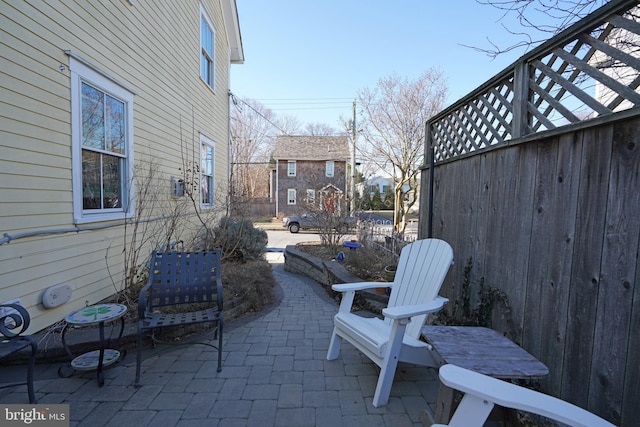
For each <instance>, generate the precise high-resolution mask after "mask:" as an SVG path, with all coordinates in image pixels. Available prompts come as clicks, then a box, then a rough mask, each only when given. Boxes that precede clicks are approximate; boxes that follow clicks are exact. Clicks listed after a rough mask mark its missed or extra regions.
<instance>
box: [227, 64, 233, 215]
mask: <svg viewBox="0 0 640 427" xmlns="http://www.w3.org/2000/svg"><path fill="white" fill-rule="evenodd" d="M228 75H229V77H231V60H229V73H228ZM228 91H229V96H227V217H229V216H231V192H230V191H229V190H231V97H232V96H233V93H231V89H229V90H228Z"/></svg>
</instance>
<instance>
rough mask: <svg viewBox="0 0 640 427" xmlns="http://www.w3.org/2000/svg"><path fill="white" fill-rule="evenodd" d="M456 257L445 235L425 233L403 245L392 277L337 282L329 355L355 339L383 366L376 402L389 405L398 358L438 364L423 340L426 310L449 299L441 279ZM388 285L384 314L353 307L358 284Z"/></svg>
mask: <svg viewBox="0 0 640 427" xmlns="http://www.w3.org/2000/svg"><path fill="white" fill-rule="evenodd" d="M452 263H453V250H452V249H451V246H450V245H449V244H448V243H447V242H444V241H442V240H438V239H425V240H419V241H416V242H414V243H411V244H409V245H407V246H405V247H404V248H403V249H402V252H401V254H400V260H399V262H398V269H397V272H396V276H395V279H394V281H393V282H389V283H386V284H385V283H380V282H359V283H346V284H339V285H333V286H332V288H333V290H335V291H338V292H343V295H342V302H341V303H340V309H339V311H338V314H336V315H335V317H334V329H333V335H332V337H331V342H330V344H329V351H328V352H327V359H328V360H334V359H337V358H338V355H339V354H340V341H341V339H344V340H345V341H347V342H349V343H351V344H352V345H353V346H355V347H356V348H357V349H358V350H360V351H361V352H362V353H364V354H365V355H366V356H367V357H368V358H369V359H371V360H372V361H373V362H374V363H375V364H376V365H378V366H379V367H380V369H381V371H380V376H379V377H378V384H377V386H376V390H375V394H374V396H373V406H375V407H378V406H382V405H385V404H386V403H387V402H388V401H389V393H390V392H391V386H392V384H393V377H394V375H395V371H396V366H397V365H398V362H407V363H414V364H418V365H425V366H432V367H437V366H439V363H438V359H436V358H435V357H434V355H433V354H432V351H433V350H432V348H431V346H430V345H429V344H427V343H426V342H424V341H421V340H420V333H421V331H420V330H421V328H422V326H423V325H424V324H425V322H426V320H427V315H428V314H429V313H433V312H436V311H439V310H440V309H441V308H442V307H443V306H444V304H445V303H446V302H447V301H448V300H447V299H446V298H443V297H440V296H438V292H439V291H440V287H441V286H442V282H443V281H444V278H445V276H446V274H447V272H448V271H449V267H451V264H452ZM384 285H387V286H390V287H391V295H390V296H389V303H388V306H387V308H385V309H384V310H382V314H383V315H384V319H379V318H375V317H374V318H365V317H362V316H358V315H357V314H355V313H351V306H352V304H353V299H354V297H355V293H356V291H358V290H363V289H371V288H377V287H380V286H384Z"/></svg>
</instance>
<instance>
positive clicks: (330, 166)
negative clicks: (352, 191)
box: [325, 160, 335, 178]
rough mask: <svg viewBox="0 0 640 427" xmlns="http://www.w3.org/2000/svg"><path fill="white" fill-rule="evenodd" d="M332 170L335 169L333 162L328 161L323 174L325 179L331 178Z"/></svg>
mask: <svg viewBox="0 0 640 427" xmlns="http://www.w3.org/2000/svg"><path fill="white" fill-rule="evenodd" d="M334 168H335V163H334V162H333V160H328V161H327V164H326V166H325V174H326V175H327V177H329V178H331V177H333V170H334Z"/></svg>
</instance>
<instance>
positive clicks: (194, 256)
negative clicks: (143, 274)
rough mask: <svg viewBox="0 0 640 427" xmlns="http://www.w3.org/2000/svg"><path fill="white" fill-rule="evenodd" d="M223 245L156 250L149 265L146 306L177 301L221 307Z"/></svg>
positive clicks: (169, 303)
mask: <svg viewBox="0 0 640 427" xmlns="http://www.w3.org/2000/svg"><path fill="white" fill-rule="evenodd" d="M220 272H221V269H220V249H216V250H213V251H201V252H156V251H154V252H153V254H152V255H151V263H150V266H149V281H148V286H149V296H148V307H147V309H149V310H153V308H154V307H162V306H167V305H176V304H194V303H216V302H217V303H218V306H219V309H220V310H222V281H221V279H220Z"/></svg>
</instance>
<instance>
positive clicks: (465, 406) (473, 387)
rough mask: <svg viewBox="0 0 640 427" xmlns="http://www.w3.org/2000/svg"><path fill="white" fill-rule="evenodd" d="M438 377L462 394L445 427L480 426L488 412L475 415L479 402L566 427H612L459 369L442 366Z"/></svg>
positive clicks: (552, 401)
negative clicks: (568, 426)
mask: <svg viewBox="0 0 640 427" xmlns="http://www.w3.org/2000/svg"><path fill="white" fill-rule="evenodd" d="M439 375H440V380H441V381H442V383H443V384H444V385H446V386H447V387H450V388H453V389H456V390H460V391H461V392H463V393H466V394H465V396H464V398H463V400H462V402H461V403H460V406H459V407H458V409H457V410H456V412H455V414H454V415H453V417H452V418H451V422H450V424H449V426H458V425H460V426H462V425H464V426H469V427H471V426H476V425H477V426H482V425H483V423H484V421H485V420H486V417H487V416H488V415H489V412H490V408H489V412H487V413H486V415H484V414H480V413H478V411H477V409H475V408H478V406H476V405H477V404H479V401H480V402H482V401H488V402H492V403H493V404H497V405H500V406H504V407H507V408H513V409H519V410H521V411H526V412H531V413H534V414H538V415H542V416H545V417H547V418H551V419H553V420H556V421H560V422H562V423H565V424H568V425H570V426H583V427H614V425H613V424H611V423H609V422H608V421H605V420H604V419H602V418H600V417H598V416H597V415H594V414H592V413H591V412H588V411H586V410H584V409H582V408H580V407H578V406H575V405H572V404H571V403H568V402H565V401H563V400H560V399H558V398H555V397H553V396H549V395H547V394H543V393H540V392H537V391H535V390H530V389H528V388H525V387H520V386H518V385H515V384H512V383H509V382H506V381H502V380H499V379H496V378H492V377H489V376H486V375H482V374H479V373H477V372H473V371H470V370H468V369H464V368H461V367H459V366H455V365H444V366H442V367H441V368H440V372H439ZM485 406H487V405H485ZM492 406H493V405H491V407H492ZM482 417H484V418H482Z"/></svg>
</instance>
